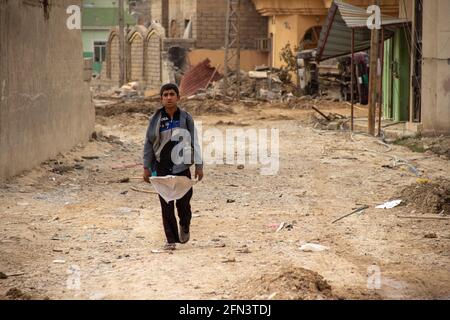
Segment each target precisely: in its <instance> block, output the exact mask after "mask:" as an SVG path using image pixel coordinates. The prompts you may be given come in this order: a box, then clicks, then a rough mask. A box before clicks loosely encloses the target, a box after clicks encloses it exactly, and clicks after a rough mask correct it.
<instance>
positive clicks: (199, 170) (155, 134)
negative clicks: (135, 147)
mask: <svg viewBox="0 0 450 320" xmlns="http://www.w3.org/2000/svg"><path fill="white" fill-rule="evenodd" d="M160 97H161V104H162V108H160V109H158V110H157V111H156V112H155V113H154V114H153V115H152V117H151V118H150V122H149V126H148V128H147V134H146V137H145V144H144V157H143V160H144V180H145V181H146V182H150V176H151V175H152V172H156V175H157V176H166V175H173V176H186V177H188V178H189V179H190V178H191V172H190V166H191V165H192V164H193V162H195V179H197V178H198V180H199V181H201V180H202V179H203V165H202V161H201V156H200V147H199V145H198V141H196V138H197V137H196V134H195V126H194V120H193V118H192V116H191V115H190V114H189V113H188V112H186V111H184V110H182V109H180V108H179V107H178V105H177V104H178V101H179V100H180V92H179V89H178V87H177V85H175V84H172V83H168V84H165V85H163V86H162V87H161V90H160ZM180 132H181V133H182V135H181V137H182V139H180ZM186 137H188V141H183V140H184V139H185V138H186ZM180 147H181V149H180ZM186 147H187V148H186ZM181 150H182V152H180V151H181ZM185 152H186V153H187V155H189V154H190V155H193V156H191V157H189V160H188V161H186V159H187V155H186V154H182V155H181V156H182V158H183V159H184V161H181V162H180V161H179V157H178V156H179V155H180V153H185ZM192 158H194V159H195V161H192V160H193V159H192ZM192 192H193V191H192V188H190V190H189V191H188V192H187V193H186V194H185V195H184V196H183V197H182V198H180V199H178V200H176V204H175V201H170V202H166V201H165V200H164V199H163V198H162V197H161V196H159V201H160V203H161V211H162V220H163V226H164V232H165V235H166V238H167V243H166V245H165V246H164V249H166V250H174V249H175V248H176V243H186V242H188V241H189V237H190V223H191V217H192V211H191V205H190V200H191V198H192ZM175 206H176V208H177V211H178V217H179V220H180V222H179V225H180V228H178V225H177V219H176V217H175ZM178 229H179V232H178Z"/></svg>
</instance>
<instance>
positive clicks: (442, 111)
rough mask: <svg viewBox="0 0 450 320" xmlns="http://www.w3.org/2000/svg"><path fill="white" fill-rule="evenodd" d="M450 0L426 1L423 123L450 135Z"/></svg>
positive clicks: (428, 127)
mask: <svg viewBox="0 0 450 320" xmlns="http://www.w3.org/2000/svg"><path fill="white" fill-rule="evenodd" d="M449 21H450V0H435V1H424V16H423V48H422V49H423V65H422V73H423V78H422V123H423V130H424V132H425V133H427V132H429V133H435V132H436V133H444V132H445V133H450V23H449Z"/></svg>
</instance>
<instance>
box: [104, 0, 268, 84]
mask: <svg viewBox="0 0 450 320" xmlns="http://www.w3.org/2000/svg"><path fill="white" fill-rule="evenodd" d="M226 10H227V1H226V0H220V1H209V0H154V1H151V2H150V16H151V21H152V24H151V25H150V26H149V27H148V28H147V30H145V27H144V26H136V28H134V29H133V30H130V31H129V32H128V33H127V39H128V41H127V43H126V45H127V52H128V53H129V54H128V55H127V81H139V82H140V83H141V84H142V85H143V87H144V88H146V89H155V88H158V87H159V86H160V85H161V82H165V81H178V80H179V79H176V76H173V73H172V72H171V70H173V69H175V70H186V69H188V68H189V67H190V66H193V65H196V64H197V63H199V62H201V61H203V60H205V59H206V58H209V60H210V61H211V65H213V66H216V67H218V69H219V72H222V71H223V63H224V56H225V50H224V45H225V27H226V26H225V21H226V20H225V19H226V14H225V13H226ZM143 28H144V29H143ZM263 39H267V18H266V17H263V16H261V15H259V14H258V12H257V11H256V9H255V7H254V5H253V3H252V2H251V0H242V1H241V68H242V69H243V70H247V71H248V70H254V68H255V66H257V65H268V50H267V49H268V48H265V47H262V46H261V43H263V41H260V40H263ZM108 48H111V49H110V53H108V54H107V61H106V63H105V65H106V72H104V73H103V74H102V76H101V78H102V83H105V81H106V82H109V84H110V85H117V83H118V49H117V48H118V35H117V30H116V29H114V30H112V31H111V32H110V36H109V40H108V43H107V51H108ZM116 49H117V50H116ZM158 50H159V54H157V53H156V52H157V51H158Z"/></svg>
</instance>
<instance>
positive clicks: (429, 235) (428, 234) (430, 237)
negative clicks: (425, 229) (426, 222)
mask: <svg viewBox="0 0 450 320" xmlns="http://www.w3.org/2000/svg"><path fill="white" fill-rule="evenodd" d="M423 237H424V238H426V239H436V238H437V235H436V233H434V232H433V233H427V234H426V235H424V236H423Z"/></svg>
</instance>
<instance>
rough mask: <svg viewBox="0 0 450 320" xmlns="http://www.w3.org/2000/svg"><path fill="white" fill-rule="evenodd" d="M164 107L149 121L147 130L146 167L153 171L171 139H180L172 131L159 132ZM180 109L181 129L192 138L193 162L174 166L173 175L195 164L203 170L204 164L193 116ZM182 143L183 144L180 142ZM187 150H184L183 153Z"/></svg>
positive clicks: (144, 158) (145, 144) (145, 146)
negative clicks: (162, 150) (163, 148)
mask: <svg viewBox="0 0 450 320" xmlns="http://www.w3.org/2000/svg"><path fill="white" fill-rule="evenodd" d="M163 109H164V107H162V108H160V109H158V110H157V111H156V112H155V113H154V114H153V115H152V116H151V117H150V120H149V125H148V128H147V134H146V136H145V143H144V157H143V161H144V167H145V168H148V169H150V170H151V171H155V165H156V162H157V161H158V162H159V160H160V158H159V157H160V152H161V149H162V147H163V146H164V145H165V144H166V143H167V142H168V141H170V140H171V139H172V140H173V139H175V141H178V138H179V137H176V136H175V135H172V131H165V132H162V134H161V133H160V132H159V128H160V125H161V115H162V110H163ZM179 109H180V128H181V129H185V130H187V131H188V132H189V134H190V137H191V143H190V146H189V147H190V149H191V150H190V152H191V155H192V157H191V160H190V161H189V163H187V162H184V163H180V164H174V165H173V168H172V173H173V174H176V173H180V172H182V171H184V170H186V169H188V168H189V167H190V166H191V165H192V164H194V163H195V167H196V168H200V169H201V168H203V162H202V157H201V149H200V145H199V143H198V139H197V130H196V128H195V125H194V119H193V118H192V116H191V115H190V114H189V113H188V112H187V111H185V110H182V109H181V108H179ZM180 143H181V142H180ZM184 151H185V149H183V152H184Z"/></svg>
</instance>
